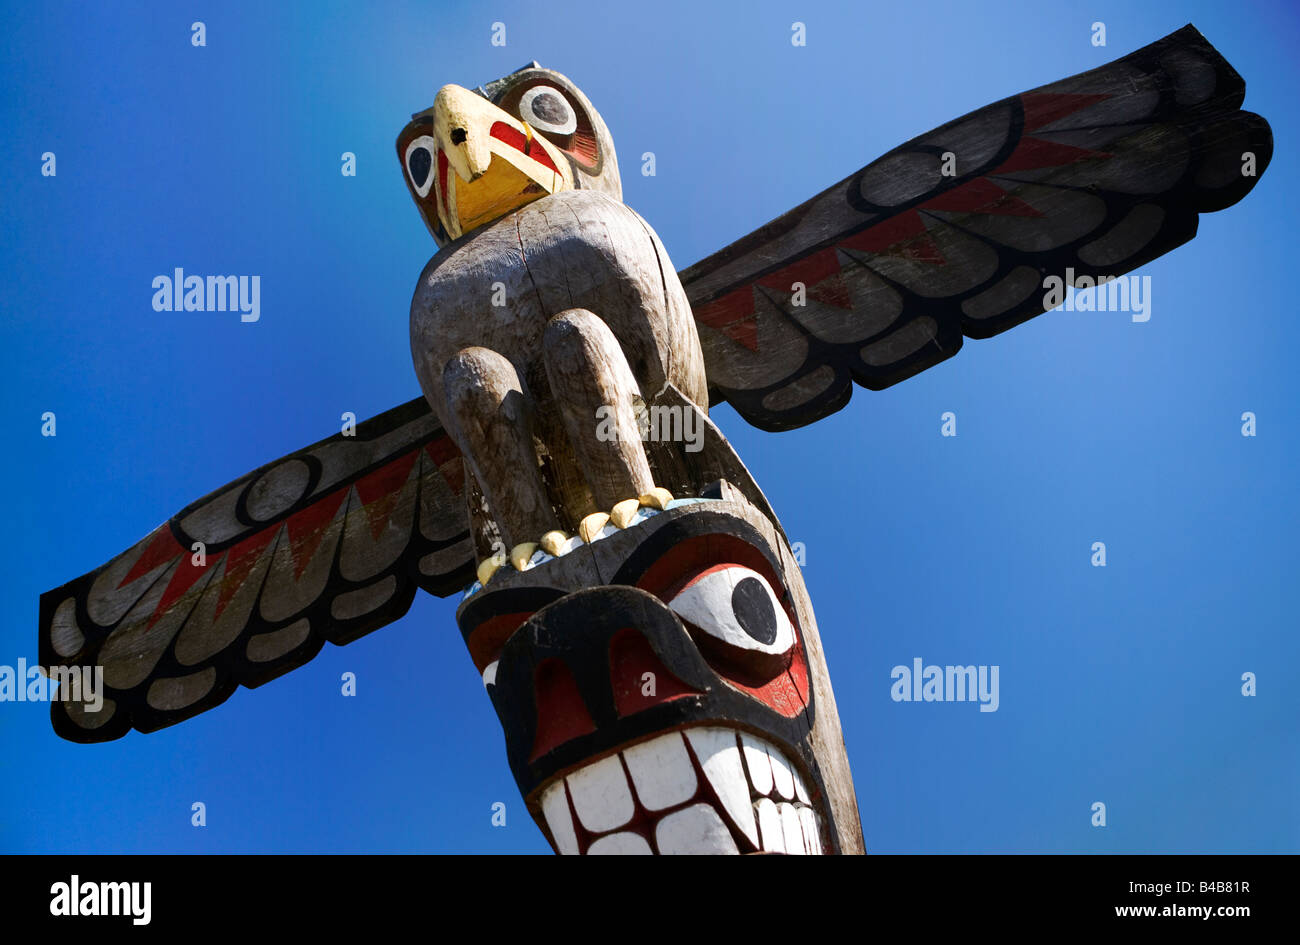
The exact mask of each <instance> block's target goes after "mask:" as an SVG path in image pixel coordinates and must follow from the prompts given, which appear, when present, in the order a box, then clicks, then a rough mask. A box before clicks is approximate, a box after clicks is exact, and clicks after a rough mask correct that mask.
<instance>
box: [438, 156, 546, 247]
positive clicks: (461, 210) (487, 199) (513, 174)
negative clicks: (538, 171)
mask: <svg viewBox="0 0 1300 945" xmlns="http://www.w3.org/2000/svg"><path fill="white" fill-rule="evenodd" d="M519 156H520V158H522V159H523V160H528V158H527V157H525V156H524V155H523V154H520V155H519ZM529 163H530V164H536V163H537V162H536V161H529ZM538 166H539V167H540V165H538ZM544 170H545V173H546V176H547V177H554V176H555V175H554V174H552V173H551V172H550V170H549V169H544ZM448 177H449V179H448V184H449V186H451V187H452V188H454V189H455V192H456V202H455V206H456V222H457V224H458V225H459V228H460V231H461V233H468V232H469V231H470V230H473V229H476V228H478V227H480V226H483V225H484V224H485V223H491V222H492V221H493V220H496V219H499V218H500V217H503V216H505V215H506V214H507V213H510V212H511V211H513V210H518V209H519V208H520V207H522V206H524V205H525V204H528V203H532V202H533V201H534V200H536V199H538V198H539V197H545V196H546V195H547V194H548V193H550V190H549V189H547V188H546V187H543V186H542V185H541V184H540V183H538V182H537V181H536V180H534V179H533V178H532V177H530V176H529V175H528V174H525V173H524V172H523V171H522V170H520V169H519V168H518V167H516V166H515V165H514V164H512V163H511V162H510V161H509V160H507V159H506V158H504V157H502V156H501V155H499V154H494V155H493V156H492V163H491V164H490V165H488V169H487V170H486V171H484V172H483V176H481V177H479V178H478V179H477V180H473V181H469V182H466V181H463V180H461V179H460V178H459V177H451V176H450V175H448Z"/></svg>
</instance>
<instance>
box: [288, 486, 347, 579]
mask: <svg viewBox="0 0 1300 945" xmlns="http://www.w3.org/2000/svg"><path fill="white" fill-rule="evenodd" d="M348 488H349V487H348V486H344V487H343V488H342V489H337V490H335V491H334V492H333V493H331V494H330V495H327V496H325V497H324V498H323V499H317V500H316V501H315V502H313V503H312V504H311V505H309V506H307V507H306V508H305V509H302V510H301V511H299V512H295V513H294V514H293V516H291V517H290V519H289V520H288V521H287V522H285V525H286V527H287V528H288V529H289V553H290V554H291V555H293V576H294V580H297V579H298V578H300V577H302V572H303V571H304V570H305V569H306V567H307V564H308V562H310V561H311V559H312V555H314V554H315V553H316V549H317V548H318V547H319V546H320V543H321V539H322V538H324V537H325V529H326V528H328V527H329V524H330V522H332V521H333V520H334V516H335V514H336V513H337V512H338V510H339V506H341V505H342V504H343V500H344V499H345V498H347V494H348Z"/></svg>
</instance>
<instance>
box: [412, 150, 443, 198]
mask: <svg viewBox="0 0 1300 945" xmlns="http://www.w3.org/2000/svg"><path fill="white" fill-rule="evenodd" d="M437 146H438V145H437V143H436V142H435V141H434V140H433V139H432V138H430V137H429V136H428V135H422V136H420V137H419V138H416V139H415V140H414V141H412V142H411V143H410V144H408V145H407V146H406V172H407V173H408V174H410V175H411V186H412V187H414V188H415V192H416V194H418V195H419V196H421V197H427V196H428V195H429V188H431V187H432V186H433V155H434V154H435V149H436V148H437Z"/></svg>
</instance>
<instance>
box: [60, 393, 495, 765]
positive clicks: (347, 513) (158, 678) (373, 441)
mask: <svg viewBox="0 0 1300 945" xmlns="http://www.w3.org/2000/svg"><path fill="white" fill-rule="evenodd" d="M463 485H464V472H463V466H462V460H461V455H460V453H459V452H458V451H457V449H456V447H455V445H454V444H453V443H452V441H451V440H450V438H449V437H448V436H447V435H446V434H445V433H444V432H443V430H442V428H441V427H440V426H439V425H438V421H437V419H436V418H435V417H434V416H433V414H432V413H431V412H430V411H429V408H428V405H427V404H426V403H425V402H424V400H423V399H422V398H421V399H416V400H413V401H411V402H410V403H407V404H403V405H402V406H400V407H395V408H393V409H392V410H390V411H388V412H387V413H384V414H381V415H380V416H378V417H375V418H373V419H371V420H368V421H366V422H365V423H362V424H360V425H359V426H357V428H356V430H355V431H354V435H346V436H345V435H343V434H341V433H340V434H338V435H335V436H332V437H330V438H329V439H326V440H321V441H320V442H319V443H317V444H315V445H314V446H309V447H307V448H306V449H303V450H299V451H298V452H296V453H293V454H291V455H289V456H286V457H284V458H283V459H280V460H277V461H276V462H273V463H270V464H269V465H266V466H263V467H262V468H261V469H258V470H255V471H254V472H251V473H249V474H248V475H247V476H244V477H243V478H242V479H239V480H237V481H235V482H232V483H231V484H230V485H228V486H226V487H224V488H222V489H218V490H217V491H216V492H214V493H212V494H211V495H209V496H208V497H207V498H204V499H200V500H199V501H198V502H195V503H194V504H193V505H191V506H189V507H188V508H186V509H185V510H183V511H182V512H180V513H179V514H177V515H176V516H174V517H173V518H171V519H170V520H169V521H167V522H166V523H164V524H163V525H160V526H159V527H158V528H156V529H154V531H153V532H151V533H150V534H149V535H148V536H146V537H145V538H144V539H142V540H141V541H139V542H138V543H137V544H136V545H135V546H134V547H132V548H131V549H130V550H128V551H125V552H123V553H122V554H120V555H118V556H117V557H116V558H114V559H113V560H111V561H109V562H108V563H107V564H105V565H103V566H102V567H100V568H98V569H96V570H95V571H92V572H91V573H89V574H86V575H83V576H82V577H79V578H77V579H76V580H74V581H71V582H69V583H68V584H65V585H64V586H63V587H60V588H58V589H56V590H53V591H49V592H47V593H45V594H42V595H41V607H40V622H41V625H40V660H41V665H42V666H44V667H51V666H61V667H79V666H87V667H94V666H102V667H103V673H104V680H103V681H104V686H105V694H106V699H105V701H104V704H103V707H102V708H101V709H100V710H99V711H98V712H92V711H89V710H88V708H87V706H86V705H84V704H82V703H81V702H77V701H68V702H59V701H55V702H53V703H52V708H51V714H52V717H53V721H54V730H55V731H56V732H58V734H60V735H62V736H63V737H64V738H68V739H71V740H73V741H78V742H95V741H107V740H109V739H113V738H119V737H121V736H122V735H124V734H126V732H127V731H128V730H129V729H131V728H135V729H137V730H138V731H141V732H151V731H154V730H155V729H159V728H162V727H164V726H167V725H172V724H175V723H176V722H180V721H182V720H184V719H187V718H190V717H191V716H193V715H197V714H198V713H199V712H202V711H203V710H205V709H209V708H211V707H212V706H215V705H218V704H220V703H222V702H224V701H225V700H226V699H227V698H228V697H229V696H230V694H231V693H232V692H234V691H235V688H236V686H239V685H243V686H248V687H250V688H251V687H254V686H260V685H261V684H262V683H264V682H267V681H268V680H270V679H273V678H275V677H276V676H279V675H282V674H283V673H286V672H288V671H289V670H291V669H293V668H295V667H297V666H301V665H302V664H303V663H305V662H307V661H308V660H310V659H311V658H312V657H313V656H315V655H316V653H317V652H319V651H320V648H321V646H322V645H323V644H324V642H325V641H326V640H328V641H329V642H331V643H337V644H342V643H350V642H351V641H353V640H355V639H357V638H358V637H360V636H362V635H363V634H366V633H369V632H370V631H371V630H375V629H377V628H378V627H382V626H383V625H384V624H387V623H391V622H392V621H394V620H396V619H398V618H399V617H401V616H402V615H403V614H404V613H406V610H407V608H408V607H410V605H411V599H412V598H413V597H414V595H415V588H416V587H417V586H419V587H422V588H424V589H425V590H427V591H429V592H430V593H432V594H436V595H438V596H446V595H447V594H450V593H452V592H453V591H455V590H457V589H459V588H462V587H464V586H465V585H466V584H467V583H468V582H469V581H471V580H472V579H473V574H474V549H473V544H472V542H471V539H470V535H469V524H468V519H467V513H466V507H465V502H464V499H463V498H462V496H461V494H460V493H461V491H462V488H463ZM196 549H197V550H196ZM200 552H201V554H200ZM64 695H65V697H66V696H67V694H66V693H65V694H64Z"/></svg>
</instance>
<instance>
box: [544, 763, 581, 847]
mask: <svg viewBox="0 0 1300 945" xmlns="http://www.w3.org/2000/svg"><path fill="white" fill-rule="evenodd" d="M542 814H543V815H544V816H545V817H546V826H548V827H550V828H551V836H552V837H554V838H555V846H556V849H557V850H558V851H559V852H560V854H561V855H562V856H574V855H575V854H577V852H578V838H577V837H576V836H575V835H574V833H573V818H572V817H571V816H569V802H568V801H567V800H566V799H565V797H564V782H563V781H556V782H555V783H554V784H552V785H551V786H550V787H548V788H547V789H546V790H545V791H543V792H542Z"/></svg>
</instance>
